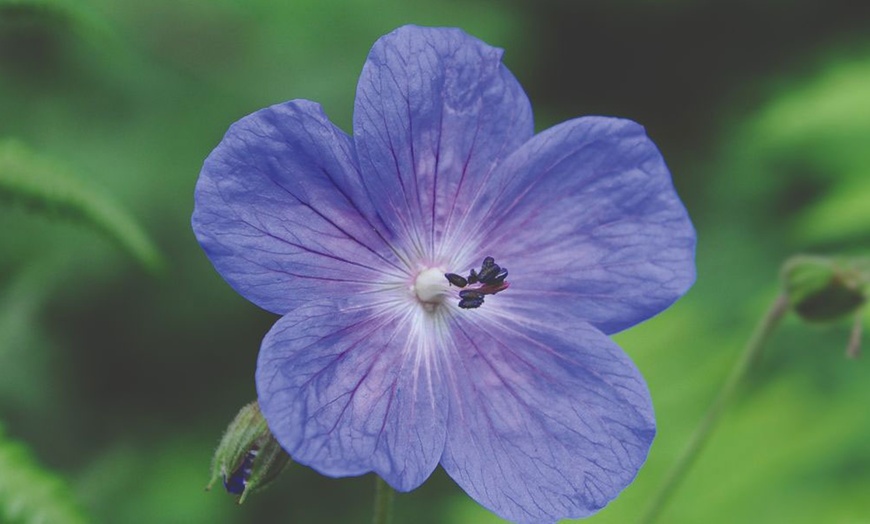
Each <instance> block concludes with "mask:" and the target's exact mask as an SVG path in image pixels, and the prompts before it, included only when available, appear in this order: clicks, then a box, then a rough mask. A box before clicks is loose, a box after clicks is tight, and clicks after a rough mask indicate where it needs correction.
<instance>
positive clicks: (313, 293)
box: [193, 101, 401, 314]
mask: <svg viewBox="0 0 870 524" xmlns="http://www.w3.org/2000/svg"><path fill="white" fill-rule="evenodd" d="M353 155H354V153H353V144H352V142H351V139H350V137H348V136H347V135H346V134H345V133H344V132H342V131H341V130H339V129H338V128H336V127H335V126H333V125H332V123H330V122H329V120H328V119H327V117H326V115H324V114H323V112H322V111H321V109H320V106H319V105H317V104H314V103H312V102H307V101H292V102H287V103H284V104H280V105H275V106H272V107H269V108H266V109H263V110H261V111H257V112H256V113H254V114H252V115H249V116H247V117H245V118H243V119H241V120H239V121H238V122H236V123H235V124H233V125H232V126H231V127H230V129H229V131H227V134H226V136H224V138H223V140H222V141H221V143H220V144H219V145H218V146H217V148H215V150H214V151H213V152H212V153H211V155H209V157H208V158H207V159H206V161H205V164H204V165H203V168H202V172H201V173H200V177H199V182H198V183H197V186H196V208H195V210H194V213H193V229H194V231H195V232H196V236H197V239H198V240H199V242H200V244H202V246H203V249H205V252H206V254H207V255H208V256H209V258H210V259H211V261H212V263H213V264H214V266H215V268H216V269H217V270H218V272H219V273H220V274H221V275H222V276H223V277H224V279H226V280H227V282H229V283H230V285H231V286H232V287H233V288H234V289H235V290H236V291H238V292H239V293H240V294H241V295H243V296H244V297H245V298H247V299H248V300H251V301H252V302H254V303H256V304H257V305H259V306H260V307H263V308H265V309H268V310H270V311H273V312H275V313H279V314H283V313H286V312H287V311H289V310H291V309H293V308H294V307H296V306H298V305H300V304H302V303H305V302H307V301H309V300H312V299H313V298H315V297H316V298H319V297H321V296H328V295H335V294H337V293H353V292H357V291H360V290H364V289H366V288H367V286H369V285H371V283H373V282H375V283H376V282H381V281H384V280H385V279H389V277H390V276H392V275H397V274H401V270H400V268H401V264H400V263H399V262H398V261H397V259H396V257H395V256H394V255H393V253H392V251H391V249H390V247H389V245H388V244H387V243H386V241H385V239H384V238H383V237H381V236H380V233H378V231H384V230H385V228H384V227H383V226H382V225H379V223H378V220H377V215H376V213H375V212H374V210H373V208H372V207H371V202H370V201H369V200H368V197H367V196H366V193H365V189H364V188H363V187H362V183H361V181H360V177H359V172H358V170H357V167H356V161H355V160H354V156H353Z"/></svg>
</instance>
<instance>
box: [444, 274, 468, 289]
mask: <svg viewBox="0 0 870 524" xmlns="http://www.w3.org/2000/svg"><path fill="white" fill-rule="evenodd" d="M444 276H445V277H447V280H448V281H450V283H451V284H452V285H454V286H456V287H465V286H467V285H468V281H467V280H465V277H462V276H459V275H457V274H456V273H446V274H445V275H444Z"/></svg>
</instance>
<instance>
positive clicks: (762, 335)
mask: <svg viewBox="0 0 870 524" xmlns="http://www.w3.org/2000/svg"><path fill="white" fill-rule="evenodd" d="M788 307H789V304H788V299H787V298H786V297H785V296H779V297H777V299H776V300H775V301H774V302H773V304H771V306H770V309H768V310H767V313H766V314H765V315H764V318H762V319H761V321H760V322H759V324H758V326H756V328H755V332H754V333H753V334H752V338H750V339H749V342H747V343H746V347H745V348H744V349H743V354H742V355H741V356H740V360H738V361H737V364H736V365H735V366H734V368H733V369H732V370H731V374H730V375H729V376H728V379H727V380H726V381H725V384H724V385H723V386H722V389H721V390H720V391H719V395H718V396H717V397H716V400H714V401H713V404H712V405H710V407H709V408H708V409H707V413H706V414H705V415H704V418H703V419H702V420H701V423H700V424H699V425H698V427H697V428H696V429H695V432H694V433H693V434H692V437H691V439H690V440H689V443H688V444H687V445H686V447H685V449H684V450H683V453H682V454H681V455H680V457H679V458H678V459H677V461H676V463H674V465H673V467H671V470H670V471H669V472H668V474H667V476H666V477H665V480H664V481H663V482H662V483H661V484H660V485H659V489H658V491H657V492H656V493H655V495H653V497H652V500H651V501H650V502H649V504H647V507H646V511H644V513H643V515H642V516H641V518H640V520H639V521H638V522H639V524H652V523H653V522H655V520H656V518H657V517H658V516H659V514H660V513H661V512H662V510H663V509H664V508H665V506H666V505H667V503H668V501H669V500H670V498H671V497H672V496H673V494H674V493H675V492H676V490H677V488H678V487H679V485H680V482H681V481H682V480H683V479H684V478H685V476H686V473H688V472H689V470H690V469H691V467H692V464H693V463H694V462H695V459H697V458H698V455H700V454H701V451H703V449H704V445H705V444H706V443H707V440H708V439H709V438H710V435H711V434H712V433H713V430H714V429H715V428H716V424H717V422H719V418H720V417H721V416H722V413H724V412H725V408H726V407H727V406H728V403H729V402H731V400H732V399H733V398H734V393H735V392H736V391H737V389H738V386H740V384H741V383H742V382H743V379H744V378H745V377H746V374H747V373H748V372H749V370H750V369H752V367H753V365H754V364H755V363H756V362H757V361H758V358H759V356H760V355H761V350H762V348H763V347H764V344H765V342H767V340H768V338H770V334H771V333H772V332H773V330H774V329H775V328H776V327H777V326H778V325H779V321H780V320H782V317H783V316H784V315H785V313H786V312H787V311H788Z"/></svg>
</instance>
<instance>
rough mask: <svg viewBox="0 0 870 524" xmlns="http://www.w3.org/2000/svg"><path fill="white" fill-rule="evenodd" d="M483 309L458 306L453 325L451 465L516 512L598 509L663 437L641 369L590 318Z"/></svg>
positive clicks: (499, 508) (521, 518) (483, 494)
mask: <svg viewBox="0 0 870 524" xmlns="http://www.w3.org/2000/svg"><path fill="white" fill-rule="evenodd" d="M480 313H481V315H477V316H475V317H474V318H471V317H469V316H459V317H457V319H456V324H455V326H454V330H453V339H454V342H455V347H456V349H455V352H454V353H453V354H452V355H451V357H452V358H451V364H452V365H451V368H450V369H451V373H450V374H449V381H450V390H449V391H450V418H449V419H448V431H447V444H446V449H445V451H444V457H443V458H442V459H441V464H442V465H443V466H444V469H445V470H447V472H448V473H449V474H450V476H451V477H453V479H454V480H456V482H457V483H458V484H459V485H460V486H462V488H463V489H465V491H467V492H468V493H469V494H470V495H471V496H472V497H473V498H474V499H475V500H477V501H478V502H480V503H481V504H483V505H484V506H486V507H488V508H490V509H491V510H493V511H494V512H496V513H498V514H499V515H501V516H502V517H505V518H508V519H510V520H513V521H517V522H530V523H532V522H535V523H538V522H552V521H555V520H557V519H558V518H564V517H574V518H577V517H584V516H588V515H590V514H592V513H594V512H595V511H597V510H599V509H601V508H602V507H604V505H605V504H607V503H608V502H609V501H610V500H612V499H613V498H614V497H616V495H617V494H618V493H619V492H620V491H622V490H623V489H624V488H625V487H626V486H627V485H628V484H629V483H630V482H631V481H632V480H633V479H634V477H635V475H636V474H637V472H638V470H639V469H640V466H641V465H642V464H643V462H644V461H645V460H646V456H647V452H648V450H649V446H650V444H651V443H652V440H653V437H654V436H655V420H654V417H653V411H652V402H651V399H650V395H649V391H648V390H647V387H646V383H645V382H644V380H643V377H642V376H641V375H640V373H639V372H638V370H637V369H636V368H635V366H634V364H633V363H632V362H631V361H630V359H629V358H628V357H627V356H626V355H625V353H623V351H622V350H621V349H620V348H619V347H618V346H616V344H615V343H614V342H612V341H611V340H610V339H609V338H607V337H606V336H605V335H604V334H602V333H601V332H600V331H598V330H597V329H595V328H594V327H592V326H590V325H588V324H577V323H572V322H571V321H570V319H569V318H567V317H565V316H564V315H559V314H558V313H554V314H553V315H552V317H551V318H552V319H553V320H554V323H553V324H550V323H549V322H544V323H529V322H526V321H525V320H524V319H523V318H522V317H515V316H513V315H511V314H505V313H504V312H503V311H499V310H497V309H496V308H491V309H490V311H488V312H483V311H481V312H480ZM491 313H496V314H491ZM556 321H562V322H558V323H556Z"/></svg>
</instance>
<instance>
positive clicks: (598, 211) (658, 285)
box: [477, 117, 695, 334]
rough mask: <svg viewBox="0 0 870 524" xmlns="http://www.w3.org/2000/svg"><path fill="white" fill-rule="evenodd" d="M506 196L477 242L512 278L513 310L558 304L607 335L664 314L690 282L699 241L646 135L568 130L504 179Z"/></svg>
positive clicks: (580, 122)
mask: <svg viewBox="0 0 870 524" xmlns="http://www.w3.org/2000/svg"><path fill="white" fill-rule="evenodd" d="M499 170H500V173H499V176H500V179H501V180H502V181H503V184H504V185H503V186H502V187H501V188H500V189H499V190H498V196H497V197H496V198H495V199H494V201H493V202H494V203H493V205H492V206H491V207H490V208H489V210H488V212H487V214H486V218H485V220H484V221H483V222H482V223H481V228H480V230H479V231H478V232H477V235H478V238H480V239H481V242H482V243H483V245H484V246H486V247H484V248H483V250H484V251H485V252H486V253H487V254H491V255H492V256H495V257H496V259H497V260H501V261H502V262H503V263H504V264H505V265H507V266H508V267H510V269H511V280H512V286H513V287H512V288H511V293H510V299H511V303H512V304H515V305H516V307H518V308H519V307H525V308H527V309H528V312H529V315H535V314H540V312H541V311H547V310H548V309H551V308H552V307H553V306H554V305H558V307H559V308H560V309H563V310H568V311H571V312H573V315H574V318H575V319H576V320H577V321H586V322H589V323H591V324H592V325H594V326H596V327H598V328H599V329H601V330H602V331H604V332H605V333H608V334H610V333H615V332H618V331H621V330H623V329H625V328H628V327H631V326H633V325H635V324H637V323H638V322H641V321H643V320H646V319H647V318H649V317H651V316H653V315H655V314H657V313H659V312H661V311H662V310H664V309H665V308H667V307H668V306H670V305H671V303H673V302H674V301H675V300H676V299H677V298H679V297H680V296H682V295H683V293H685V292H686V290H688V289H689V287H690V286H691V285H692V283H693V282H694V280H695V262H694V260H695V231H694V229H693V227H692V223H691V221H690V220H689V216H688V214H687V212H686V209H685V207H683V204H682V202H680V199H679V197H678V196H677V193H676V192H675V191H674V188H673V184H672V182H671V176H670V173H669V171H668V168H667V166H666V165H665V162H664V160H663V159H662V156H661V154H660V153H659V151H658V149H657V148H656V146H655V145H654V144H653V143H652V141H651V140H650V139H649V138H648V137H647V136H646V133H645V132H644V129H643V127H641V126H640V125H638V124H636V123H634V122H631V121H630V120H623V119H617V118H606V117H584V118H578V119H574V120H569V121H568V122H565V123H563V124H559V125H557V126H555V127H553V128H550V129H548V130H546V131H544V132H542V133H540V134H538V135H536V136H535V137H534V138H532V139H531V140H529V141H528V142H527V143H526V144H524V145H523V146H522V147H521V148H520V149H519V150H517V151H516V152H515V153H514V154H513V155H511V157H510V158H508V159H507V160H506V161H505V163H504V164H502V165H501V166H500V168H499Z"/></svg>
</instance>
